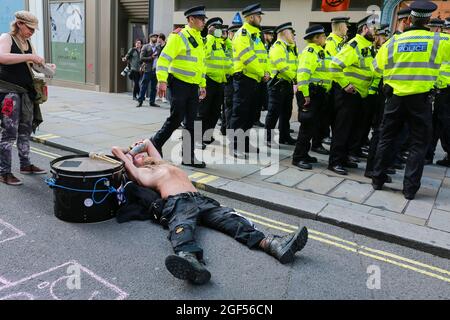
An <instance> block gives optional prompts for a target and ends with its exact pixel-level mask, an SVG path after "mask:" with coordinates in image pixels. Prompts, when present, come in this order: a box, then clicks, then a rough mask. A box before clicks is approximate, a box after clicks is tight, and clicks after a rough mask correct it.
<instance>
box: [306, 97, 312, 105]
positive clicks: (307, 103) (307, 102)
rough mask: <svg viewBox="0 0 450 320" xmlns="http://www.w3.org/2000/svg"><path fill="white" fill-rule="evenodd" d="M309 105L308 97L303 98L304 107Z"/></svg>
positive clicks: (309, 99)
mask: <svg viewBox="0 0 450 320" xmlns="http://www.w3.org/2000/svg"><path fill="white" fill-rule="evenodd" d="M310 104H311V98H310V97H305V104H304V106H305V107H306V106H309V105H310Z"/></svg>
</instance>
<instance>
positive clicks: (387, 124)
mask: <svg viewBox="0 0 450 320" xmlns="http://www.w3.org/2000/svg"><path fill="white" fill-rule="evenodd" d="M431 104H432V98H431V96H430V94H429V93H422V94H415V95H410V96H404V97H399V96H396V95H393V96H392V97H390V98H388V99H387V101H386V107H385V110H384V117H383V121H382V124H381V133H380V142H379V144H378V149H377V154H376V156H375V167H374V172H373V177H374V180H375V181H379V182H384V181H385V179H386V175H385V171H386V169H387V168H388V167H389V166H390V164H391V152H392V147H393V143H394V140H395V138H396V137H397V135H398V133H399V131H400V130H401V128H402V124H403V122H404V121H405V119H406V122H407V123H408V126H409V128H410V141H411V143H410V146H409V152H410V155H409V157H408V161H407V162H406V169H405V177H404V180H403V192H404V193H405V194H410V195H415V194H416V193H417V191H418V190H419V188H420V180H421V178H422V174H423V168H424V162H425V156H426V153H427V150H428V146H429V143H430V141H431V133H432V115H431Z"/></svg>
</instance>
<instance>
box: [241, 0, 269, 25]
mask: <svg viewBox="0 0 450 320" xmlns="http://www.w3.org/2000/svg"><path fill="white" fill-rule="evenodd" d="M263 14H264V13H263V12H262V9H261V5H260V4H259V3H257V4H252V5H250V6H248V7H246V8H245V9H244V10H242V15H243V16H244V18H245V21H246V22H247V23H248V24H250V25H252V26H254V27H257V28H259V27H261V21H262V15H263Z"/></svg>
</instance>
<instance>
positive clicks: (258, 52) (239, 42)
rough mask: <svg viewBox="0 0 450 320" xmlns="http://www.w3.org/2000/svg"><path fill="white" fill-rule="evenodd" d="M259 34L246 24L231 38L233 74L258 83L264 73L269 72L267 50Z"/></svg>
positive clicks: (254, 28) (258, 31)
mask: <svg viewBox="0 0 450 320" xmlns="http://www.w3.org/2000/svg"><path fill="white" fill-rule="evenodd" d="M260 32H261V31H260V30H259V29H258V28H256V27H254V26H252V25H250V24H249V23H247V22H246V23H244V25H243V26H242V28H241V29H239V30H238V31H237V32H236V34H235V35H234V38H233V63H234V72H233V73H237V72H242V73H243V74H244V75H246V76H247V77H249V78H252V79H254V80H256V81H258V82H261V80H262V79H263V78H264V74H265V73H266V72H270V69H269V63H268V54H267V50H266V47H265V46H264V42H263V41H262V40H261V35H260Z"/></svg>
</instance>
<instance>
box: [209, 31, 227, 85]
mask: <svg viewBox="0 0 450 320" xmlns="http://www.w3.org/2000/svg"><path fill="white" fill-rule="evenodd" d="M205 55H206V59H205V64H206V75H207V76H208V77H209V78H211V79H212V80H214V81H215V82H217V83H225V82H227V75H231V74H232V72H233V61H232V59H231V58H230V57H229V56H227V54H226V46H225V42H224V40H223V39H222V38H216V37H214V36H213V35H208V36H207V38H206V46H205Z"/></svg>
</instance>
